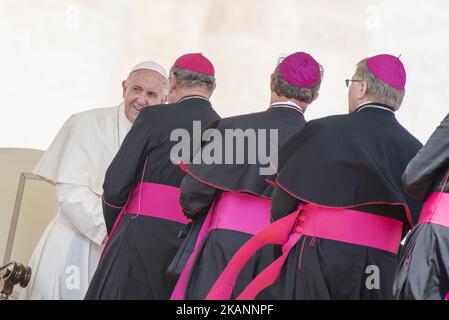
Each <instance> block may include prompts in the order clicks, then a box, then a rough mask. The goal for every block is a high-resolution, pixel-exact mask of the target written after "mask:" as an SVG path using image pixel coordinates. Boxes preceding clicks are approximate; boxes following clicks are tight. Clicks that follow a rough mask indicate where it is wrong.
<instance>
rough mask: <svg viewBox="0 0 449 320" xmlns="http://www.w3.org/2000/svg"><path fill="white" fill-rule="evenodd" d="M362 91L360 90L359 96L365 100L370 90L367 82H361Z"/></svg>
mask: <svg viewBox="0 0 449 320" xmlns="http://www.w3.org/2000/svg"><path fill="white" fill-rule="evenodd" d="M359 87H360V89H359V96H360V98H364V97H365V96H366V90H367V89H368V86H367V84H366V82H365V81H362V82H360V86H359Z"/></svg>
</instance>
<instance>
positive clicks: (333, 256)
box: [262, 104, 421, 299]
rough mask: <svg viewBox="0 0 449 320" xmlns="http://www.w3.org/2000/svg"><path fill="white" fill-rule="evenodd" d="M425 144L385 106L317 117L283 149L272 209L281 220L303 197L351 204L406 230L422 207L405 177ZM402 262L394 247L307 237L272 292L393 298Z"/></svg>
mask: <svg viewBox="0 0 449 320" xmlns="http://www.w3.org/2000/svg"><path fill="white" fill-rule="evenodd" d="M420 147H421V144H420V143H419V141H418V140H417V139H415V138H414V137H413V136H412V135H411V134H410V133H409V132H408V131H407V130H405V129H404V128H403V127H402V126H401V125H400V124H399V123H398V122H397V120H396V118H395V116H394V114H393V112H391V111H389V110H387V109H386V108H385V106H382V105H377V104H370V105H364V106H361V107H360V108H358V110H357V112H354V113H351V114H348V115H339V116H330V117H326V118H322V119H318V120H314V121H311V122H309V123H308V124H307V125H306V126H305V127H304V128H303V130H301V131H300V132H299V133H298V134H297V135H295V136H294V137H293V138H292V139H291V140H290V141H289V142H288V143H287V144H286V146H285V147H284V148H283V149H281V151H280V156H279V159H280V160H279V161H280V164H279V174H278V176H277V179H276V181H277V182H278V184H279V186H278V187H276V189H275V191H274V195H273V203H272V210H271V214H272V216H273V218H274V219H275V220H278V219H280V218H282V217H284V216H286V215H287V214H289V213H290V212H293V211H295V210H296V207H297V206H298V204H299V203H300V202H301V201H302V202H303V203H310V204H313V205H315V206H324V207H331V208H351V209H352V210H355V211H354V212H357V211H359V212H362V213H370V214H374V215H378V216H383V217H388V218H392V219H395V220H399V221H402V222H404V229H403V230H404V231H403V234H405V232H406V230H408V228H409V226H408V225H409V224H410V223H411V220H412V221H413V222H416V220H417V217H418V213H419V204H418V203H417V202H415V201H414V200H413V198H411V197H409V196H408V195H407V194H406V193H405V191H404V190H403V188H402V183H401V177H402V173H403V172H404V170H405V168H406V166H407V164H408V162H409V161H410V160H411V159H412V158H413V157H414V156H415V154H416V153H417V151H418V150H419V148H420ZM372 203H382V204H375V205H374V204H372ZM393 204H395V205H393ZM400 204H402V205H400ZM404 205H405V207H404ZM406 207H407V208H409V210H407V209H405V208H406ZM407 211H409V213H410V214H407V213H406V212H407ZM311 214H313V213H311ZM355 214H356V213H355ZM407 216H408V217H407ZM399 231H400V229H399ZM369 266H375V267H376V268H377V269H376V270H378V271H379V273H378V275H380V279H378V282H377V285H376V282H374V284H375V286H374V287H373V286H367V281H366V280H370V279H368V277H369V276H370V275H372V273H371V270H373V269H368V267H369ZM396 266H397V255H396V254H394V253H391V252H387V251H384V250H380V249H375V248H371V247H367V246H362V245H356V244H352V243H345V242H340V241H335V240H330V239H324V238H318V237H311V236H303V237H301V238H300V240H299V241H298V242H297V243H296V245H295V246H294V247H293V249H292V250H291V251H290V254H289V255H288V258H287V260H286V261H285V263H284V265H283V268H282V272H281V274H280V276H279V277H278V278H277V280H276V282H275V283H274V284H273V285H272V286H271V287H268V289H270V290H272V291H274V292H276V295H277V298H279V299H391V298H392V284H393V276H394V272H395V270H396ZM370 284H372V283H371V282H370ZM378 284H380V286H378ZM262 293H263V291H262Z"/></svg>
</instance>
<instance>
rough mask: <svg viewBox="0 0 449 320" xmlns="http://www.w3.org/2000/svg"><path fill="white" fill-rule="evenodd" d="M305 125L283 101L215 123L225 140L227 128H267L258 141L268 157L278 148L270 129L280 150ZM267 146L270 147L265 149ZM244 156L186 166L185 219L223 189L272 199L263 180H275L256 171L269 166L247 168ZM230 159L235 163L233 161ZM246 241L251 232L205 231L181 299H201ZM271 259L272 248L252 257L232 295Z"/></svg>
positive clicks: (197, 214) (205, 207)
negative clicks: (238, 161)
mask: <svg viewBox="0 0 449 320" xmlns="http://www.w3.org/2000/svg"><path fill="white" fill-rule="evenodd" d="M305 123H306V122H305V120H304V116H303V114H302V113H301V112H300V111H299V108H297V107H296V106H294V105H292V104H288V103H286V104H285V105H282V104H274V105H272V106H270V108H269V109H268V110H267V111H264V112H258V113H253V114H247V115H241V116H236V117H231V118H226V119H222V120H221V121H219V122H218V123H215V126H214V127H215V128H216V129H218V130H219V131H220V132H221V133H222V135H223V136H226V135H225V130H227V129H228V130H229V129H241V130H242V131H245V130H247V129H255V130H260V129H264V130H266V131H265V132H266V140H264V141H262V140H261V139H259V140H258V143H261V142H263V143H265V145H266V146H267V149H266V151H264V152H266V153H268V152H269V151H270V153H271V155H274V154H276V155H277V152H278V150H277V147H276V146H274V145H273V142H274V141H273V140H271V141H270V129H275V130H277V132H278V141H277V143H278V146H282V145H283V144H284V143H286V142H287V141H288V139H289V138H291V137H292V136H293V135H294V134H295V133H296V132H298V131H299V130H300V129H301V128H302V127H303V126H304V125H305ZM259 132H260V131H259ZM256 134H257V132H256ZM270 144H271V147H268V146H270ZM224 145H225V144H224ZM236 146H237V145H236V144H234V150H233V154H234V155H235V154H236V153H237V151H236V150H235V147H236ZM259 147H260V145H259V146H258V148H259ZM270 148H271V150H270ZM249 150H250V149H249ZM226 152H228V153H229V150H225V149H223V157H225V154H226ZM254 156H256V155H254ZM245 157H246V158H245V164H209V165H206V164H192V165H190V166H189V167H188V170H187V172H188V175H186V176H185V178H184V180H183V182H182V184H181V197H180V202H181V205H182V207H183V210H184V212H185V213H186V215H187V216H189V217H191V218H193V219H198V218H200V217H202V216H204V215H205V214H207V212H208V210H209V208H210V206H211V205H212V203H213V202H214V200H216V199H218V196H219V195H220V193H222V192H223V191H226V192H242V193H245V194H250V195H254V196H256V197H262V198H265V199H271V195H272V191H273V187H272V185H270V184H269V183H268V182H267V179H268V180H273V179H274V175H273V174H272V175H261V173H260V168H262V167H267V165H265V164H261V162H260V161H259V160H261V159H258V160H257V163H256V164H250V163H249V161H248V154H246V155H245ZM234 160H235V161H236V158H234ZM268 208H269V207H268ZM241 210H242V212H241V214H245V208H241ZM268 210H269V209H268ZM218 212H219V211H218ZM267 212H268V211H267ZM268 222H269V221H268ZM249 238H251V234H248V233H245V232H239V231H235V230H229V229H220V228H218V229H214V230H211V231H209V233H208V234H207V236H206V238H205V239H204V241H203V243H202V246H201V247H200V249H199V252H198V254H197V256H196V259H195V260H194V263H193V266H192V269H191V272H190V275H189V279H188V282H187V284H186V290H185V296H184V297H185V298H186V299H204V298H205V297H206V295H207V293H208V292H209V290H210V289H211V287H212V285H213V284H214V282H215V281H216V280H217V278H218V276H219V275H220V273H221V272H222V271H223V269H224V268H225V266H226V264H227V263H228V262H229V260H230V259H231V258H232V256H233V255H234V253H235V252H236V251H237V250H238V249H239V248H240V247H241V246H242V245H243V244H244V243H245V242H246V241H247V240H248V239H249ZM272 260H273V248H268V247H267V248H265V249H264V250H261V251H260V252H258V254H257V256H256V257H254V258H253V259H251V260H250V261H249V262H248V263H247V264H246V266H245V268H244V269H243V270H242V273H241V274H240V277H239V279H238V280H237V284H236V287H235V290H234V292H235V293H234V294H233V297H235V296H236V294H238V293H239V292H240V291H241V290H242V289H243V288H244V287H245V286H246V285H247V284H248V283H249V282H250V281H251V280H252V279H253V278H254V276H255V275H256V274H257V273H258V271H259V270H260V269H263V268H264V267H265V266H266V265H267V264H268V263H270V262H271V261H272ZM263 298H271V296H270V295H269V293H267V294H266V295H264V297H263Z"/></svg>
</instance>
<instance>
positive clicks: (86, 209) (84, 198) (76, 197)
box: [56, 183, 106, 246]
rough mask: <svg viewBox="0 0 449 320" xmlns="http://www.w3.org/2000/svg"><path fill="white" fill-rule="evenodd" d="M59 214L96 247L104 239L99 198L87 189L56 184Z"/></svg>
mask: <svg viewBox="0 0 449 320" xmlns="http://www.w3.org/2000/svg"><path fill="white" fill-rule="evenodd" d="M56 194H57V197H58V202H59V206H60V212H61V214H62V215H64V217H65V218H67V219H68V220H69V221H70V222H71V223H72V225H74V226H75V227H76V228H77V229H78V230H79V231H80V232H81V233H82V234H83V235H84V236H86V237H87V238H89V239H90V240H91V241H93V242H95V243H96V244H98V245H100V246H101V245H102V244H103V243H104V240H105V239H106V225H105V223H104V218H103V209H102V199H101V196H99V195H97V194H95V193H93V192H92V191H91V190H90V189H89V188H88V187H85V186H80V185H76V184H62V183H57V184H56Z"/></svg>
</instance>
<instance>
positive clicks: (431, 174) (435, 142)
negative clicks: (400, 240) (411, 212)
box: [393, 116, 449, 300]
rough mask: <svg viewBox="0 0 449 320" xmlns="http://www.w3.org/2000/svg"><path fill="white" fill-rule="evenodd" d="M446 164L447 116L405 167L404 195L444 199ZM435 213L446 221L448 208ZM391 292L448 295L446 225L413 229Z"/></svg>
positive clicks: (448, 146)
mask: <svg viewBox="0 0 449 320" xmlns="http://www.w3.org/2000/svg"><path fill="white" fill-rule="evenodd" d="M448 163H449V116H446V118H445V119H444V120H443V122H442V123H441V124H440V126H439V127H438V128H437V129H436V130H435V132H434V133H433V134H432V136H431V137H430V138H429V140H428V141H427V143H426V145H425V146H424V147H423V148H422V149H421V150H420V151H419V152H418V154H417V155H416V157H415V158H413V160H412V161H411V162H410V163H409V165H408V166H407V169H406V171H405V173H404V177H403V182H404V187H405V188H406V191H407V192H408V193H409V194H410V195H412V196H413V197H415V198H416V199H418V200H421V201H423V200H425V199H426V198H427V199H429V195H430V194H431V193H433V192H441V193H443V195H447V194H448V193H449V186H448V183H447V181H448V175H449V165H448ZM427 201H428V200H426V203H427ZM439 206H440V205H439ZM444 206H445V205H444ZM437 209H438V210H442V211H443V215H444V216H445V217H446V221H449V210H448V208H447V207H441V208H437ZM423 211H424V207H423ZM393 289H394V294H395V298H397V299H417V300H423V299H425V300H427V299H433V300H434V299H436V300H441V299H444V298H445V297H446V296H447V295H448V294H449V226H448V225H447V224H446V225H442V224H438V223H420V224H418V225H417V226H415V227H414V228H413V230H412V231H411V232H410V234H409V235H408V237H407V241H406V243H405V245H404V249H403V250H402V252H401V259H400V266H399V268H398V271H397V273H396V277H395V283H394V288H393Z"/></svg>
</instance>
